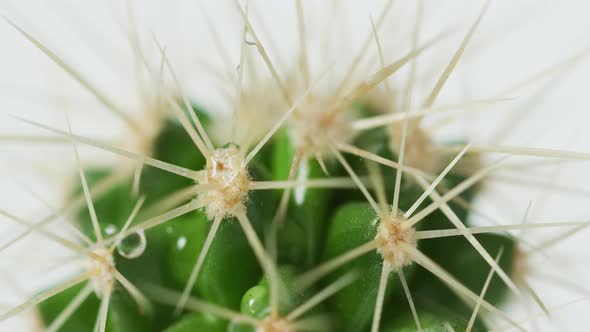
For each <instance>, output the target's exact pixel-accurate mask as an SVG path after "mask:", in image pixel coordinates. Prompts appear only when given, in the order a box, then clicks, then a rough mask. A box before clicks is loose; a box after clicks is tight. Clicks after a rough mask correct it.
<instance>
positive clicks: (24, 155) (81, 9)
mask: <svg viewBox="0 0 590 332" xmlns="http://www.w3.org/2000/svg"><path fill="white" fill-rule="evenodd" d="M197 1H198V0H193V1H180V0H176V1H153V0H150V1H147V0H145V1H134V2H133V1H129V3H132V5H130V6H127V5H126V1H116V0H111V1H92V2H91V1H84V2H82V1H74V0H54V1H51V2H49V1H33V0H20V1H10V0H2V1H1V2H0V11H1V13H2V14H4V15H6V16H7V17H8V18H10V19H11V20H13V21H15V22H17V23H18V24H19V25H20V26H22V27H23V28H24V29H26V30H27V31H29V32H31V33H32V34H33V35H35V36H36V37H37V38H39V39H40V40H41V41H42V42H43V43H45V44H46V45H47V46H49V47H50V48H51V49H52V50H55V51H56V52H57V53H58V54H59V55H60V56H61V57H63V58H64V59H66V61H67V62H68V63H70V64H71V65H72V66H73V67H75V68H77V69H78V70H79V71H81V72H82V73H83V75H84V76H85V77H87V78H88V79H89V80H90V81H91V82H92V84H94V85H96V86H97V87H99V89H100V90H101V91H104V92H105V93H106V94H107V95H108V96H109V97H110V98H112V99H113V100H115V101H116V102H117V103H118V104H119V105H121V106H122V107H123V108H124V109H126V110H129V111H130V112H132V113H135V114H140V112H141V107H142V104H141V101H142V99H141V96H140V95H139V94H138V92H137V83H136V77H135V70H136V64H135V63H136V61H135V58H134V56H133V51H132V48H131V47H130V46H129V40H128V37H127V35H126V33H128V32H129V31H131V34H133V33H137V34H138V35H139V36H140V40H141V42H142V48H143V49H144V50H145V52H146V53H147V54H148V57H151V58H150V59H149V60H150V61H152V60H155V59H157V58H158V51H157V49H156V46H155V44H154V42H153V39H157V40H158V41H159V42H161V43H162V44H163V45H165V46H166V48H167V51H168V54H169V55H170V58H171V59H172V62H173V65H174V67H175V69H176V71H177V72H178V74H179V76H180V78H181V81H182V83H183V86H184V87H185V88H186V90H187V92H188V93H189V94H190V95H191V97H193V98H195V99H197V100H199V101H200V102H201V103H202V104H203V105H204V106H205V107H206V108H208V109H211V110H214V111H216V112H226V113H227V112H229V111H231V109H229V108H228V103H227V100H224V99H223V94H220V92H219V91H220V90H221V89H227V86H223V83H222V82H219V80H216V79H215V78H214V75H213V73H212V71H215V70H222V71H227V72H232V73H233V71H234V70H235V67H233V68H227V65H226V64H224V63H223V62H222V60H221V57H220V56H219V54H218V53H217V51H216V49H215V47H214V39H213V38H212V36H211V33H210V31H209V30H208V28H207V25H206V24H205V23H204V19H203V16H202V14H201V12H200V11H199V6H198V5H197ZM200 3H201V4H202V5H203V7H204V8H206V11H207V12H208V14H209V16H210V17H211V19H212V21H213V25H214V26H215V28H216V30H217V31H218V34H219V36H221V39H222V41H223V44H224V45H225V47H227V48H228V50H229V53H230V58H231V60H232V61H233V63H234V66H237V64H238V58H239V55H238V51H239V45H240V38H241V37H240V29H241V25H242V20H241V18H240V16H239V15H238V13H237V12H236V11H235V9H234V7H233V6H232V3H231V1H200ZM334 4H336V5H335V6H334ZM383 4H384V1H323V2H319V1H311V0H303V5H304V10H305V13H306V18H307V21H308V23H309V25H308V31H307V32H308V39H309V48H310V52H311V62H312V68H314V69H315V72H316V73H317V72H318V71H319V69H321V67H322V66H323V65H325V61H327V60H328V59H326V58H327V57H329V56H335V58H336V60H337V62H336V67H337V68H339V69H340V70H341V71H343V70H345V69H346V68H347V65H349V63H350V59H351V58H352V56H354V54H355V52H357V51H358V49H359V48H360V45H361V44H362V40H363V39H364V38H365V36H366V35H367V33H370V31H371V30H370V29H371V23H370V17H371V16H373V17H376V16H378V15H379V12H380V10H381V8H382V7H383ZM424 4H425V15H424V27H423V33H422V36H423V38H422V39H423V40H425V39H426V38H428V37H430V36H433V35H435V34H436V33H437V32H439V31H443V30H444V29H447V28H449V27H451V28H453V29H456V30H453V31H454V32H453V33H452V34H451V35H450V37H449V38H447V39H445V41H444V42H443V43H441V45H439V46H436V47H435V48H434V50H433V51H429V52H428V53H427V54H425V55H424V56H423V57H421V58H420V59H419V61H418V68H419V71H420V73H422V74H423V76H421V77H430V79H429V80H427V79H424V80H420V81H419V82H418V85H417V87H416V90H417V91H416V95H417V96H422V95H424V93H425V91H427V90H428V89H429V88H431V87H432V85H433V84H434V80H433V78H432V77H436V75H438V73H439V72H440V71H441V70H442V69H443V68H444V66H445V65H446V63H447V62H448V60H449V59H450V57H451V56H452V54H453V52H454V50H455V48H456V47H457V45H458V44H459V43H460V41H461V38H462V37H463V35H464V33H465V31H466V30H467V29H468V28H469V25H470V23H471V22H472V21H473V20H474V19H475V18H476V16H477V14H478V12H479V10H480V8H481V6H482V5H483V2H481V1H445V2H441V1H434V0H425V1H424ZM249 6H250V12H251V20H252V24H253V25H254V27H255V28H257V27H258V28H260V30H261V32H260V34H261V38H262V41H263V43H264V44H265V45H267V47H268V51H269V54H270V56H271V58H272V59H274V60H276V63H277V67H278V68H279V72H280V73H281V74H285V73H286V72H288V71H289V70H290V69H292V68H293V66H294V63H293V60H292V58H293V57H292V55H293V54H295V53H294V52H296V50H297V48H298V39H297V34H296V21H295V9H294V8H295V7H294V1H287V0H281V1H263V0H250V5H249ZM129 11H131V12H132V13H133V15H132V16H129V15H128V13H129ZM414 11H415V6H414V2H411V1H397V2H396V3H395V4H394V7H393V10H392V14H391V15H390V16H389V18H388V23H387V24H386V25H385V27H384V28H383V29H381V30H380V31H379V34H380V37H381V40H382V43H383V44H384V45H385V47H386V48H387V52H386V57H387V56H388V55H389V57H388V59H391V60H392V59H394V57H393V56H392V55H393V54H401V53H402V51H401V50H400V49H403V50H405V49H407V47H408V45H409V39H410V37H409V36H410V33H411V31H412V29H413V25H412V23H413V18H414V15H415V14H414ZM588 13H590V2H588V1H583V0H564V1H510V0H492V3H491V7H490V8H489V11H488V12H487V14H486V16H485V17H484V19H483V21H482V24H481V27H480V29H478V31H477V32H476V34H475V36H474V38H473V42H472V43H471V44H470V45H469V46H468V49H467V51H466V53H465V55H464V58H463V61H461V63H460V65H459V66H458V68H457V70H456V71H455V72H454V73H453V74H452V76H451V79H450V80H449V83H448V84H447V85H446V86H445V88H444V90H443V93H442V95H441V98H440V101H439V102H438V103H439V104H445V103H447V102H449V103H451V102H457V101H461V100H472V99H478V98H488V97H490V96H493V95H494V94H495V93H497V92H498V91H501V90H502V89H504V88H506V87H508V86H510V85H511V84H513V83H515V82H518V81H519V80H521V79H524V78H526V77H530V76H531V75H532V74H534V73H536V72H538V71H539V70H542V69H544V68H548V67H549V66H550V65H552V64H556V63H559V62H560V61H563V60H564V59H566V58H568V57H571V56H573V55H576V54H580V53H581V52H583V51H584V50H587V49H590V20H588ZM131 17H132V19H131ZM334 17H338V18H337V19H335V20H334ZM332 20H334V22H335V26H333V27H332V29H333V30H331V31H332V33H331V34H329V35H326V31H330V30H327V29H326V26H329V24H330V22H331V21H332ZM264 26H266V27H267V29H263V27H264ZM0 40H1V41H2V45H3V47H2V50H1V51H0V58H1V59H2V61H0V136H1V137H10V136H11V135H42V136H44V137H46V135H45V133H43V132H40V131H39V130H37V129H35V128H31V127H30V126H27V125H24V124H22V123H20V122H18V121H15V120H14V119H12V118H10V117H9V116H8V115H9V114H17V115H20V116H23V117H27V118H33V119H35V120H37V121H39V122H41V123H44V124H48V125H51V126H55V127H59V128H63V127H64V123H65V122H64V115H63V111H62V110H63V109H64V108H67V109H68V110H69V111H70V112H71V117H72V122H73V125H74V128H75V131H76V132H78V133H83V134H84V135H86V136H92V137H98V138H107V139H112V138H113V137H116V136H118V135H121V134H122V133H124V131H125V127H124V125H123V124H122V123H121V122H120V121H117V119H116V118H114V117H113V115H112V114H111V113H109V112H108V111H106V110H105V108H104V107H103V106H102V105H101V104H100V103H98V102H97V101H96V99H95V98H94V97H93V96H92V95H91V94H89V93H88V92H87V91H86V90H85V89H84V88H82V87H81V86H80V85H79V84H78V83H77V82H76V81H75V80H73V79H71V78H70V77H69V76H68V75H67V74H65V73H64V72H63V71H62V70H61V69H60V68H59V67H58V66H56V65H55V64H54V63H52V62H51V61H50V60H48V59H47V57H45V56H44V55H43V54H42V53H41V52H40V51H39V50H37V49H36V48H35V47H33V46H32V45H31V44H30V43H29V42H28V41H26V40H25V39H24V38H23V37H22V35H20V34H19V33H17V32H16V30H15V29H13V28H12V27H11V26H10V25H9V24H8V23H6V22H4V21H2V20H0ZM326 40H327V41H328V42H329V45H330V47H331V48H332V49H333V50H336V51H335V52H332V53H333V54H330V55H329V56H328V55H327V54H323V53H322V49H321V45H323V43H325V42H326ZM371 52H372V53H374V50H372V51H371ZM589 53H590V52H589ZM589 55H590V54H589ZM375 61H376V60H375ZM153 62H156V61H153ZM376 65H377V64H376ZM211 68H214V70H211ZM429 71H433V72H432V73H434V76H433V75H430V76H428V75H427V74H428V73H429ZM367 74H368V73H367ZM394 81H395V79H394ZM589 87H590V59H588V60H587V61H581V62H580V63H578V64H577V65H576V66H575V68H574V69H573V70H570V71H568V72H567V73H564V74H563V75H551V76H549V78H548V79H547V78H545V79H541V80H538V81H536V82H535V84H532V85H531V86H530V87H529V88H527V89H524V90H520V91H517V92H514V93H509V94H508V97H510V100H508V101H506V102H504V103H500V104H499V105H498V106H497V107H496V106H494V107H493V108H492V109H490V110H486V111H481V112H477V113H475V114H471V115H469V116H465V117H464V118H463V119H462V120H461V121H455V122H453V123H452V124H450V125H449V126H446V127H444V128H442V129H441V130H439V131H437V135H440V137H438V136H437V138H441V139H444V138H445V137H457V136H467V137H470V138H471V139H472V140H473V141H474V142H476V143H481V144H491V143H493V144H496V143H501V144H504V145H513V146H529V147H545V148H554V149H568V150H574V151H583V152H590V131H589V130H588V123H589V122H590V112H589V110H588V108H589V106H590V100H589V98H588V97H589V94H588V92H589ZM514 114H516V116H514ZM511 124H512V125H513V126H514V128H513V129H511V130H509V131H507V132H504V131H499V130H500V129H501V128H504V127H505V126H507V125H511ZM498 132H502V134H501V135H500V140H499V141H498V140H495V139H496V137H495V135H497V133H498ZM82 153H83V154H82V159H83V160H84V162H85V163H91V162H103V163H104V162H111V161H116V160H117V159H116V158H114V157H113V156H112V155H110V154H107V153H104V152H100V151H97V150H96V149H87V148H82ZM0 156H1V157H0V169H1V170H2V173H0V174H1V175H0V208H1V209H6V210H9V211H10V212H14V213H15V214H18V215H20V216H23V217H26V218H27V219H29V220H39V218H41V217H43V216H44V215H47V214H48V210H47V208H46V207H44V205H43V204H42V203H40V202H39V201H38V200H35V198H34V197H32V196H31V194H30V193H29V192H27V190H25V189H24V186H23V185H22V184H23V183H24V185H25V186H28V187H30V188H31V190H32V191H34V192H35V193H37V194H38V195H40V196H42V197H43V198H44V199H46V200H47V201H48V202H49V203H50V204H52V205H54V206H59V205H60V204H62V203H63V201H64V199H65V195H66V192H65V190H64V187H65V186H66V185H67V184H68V182H69V181H72V177H71V176H70V175H71V174H73V172H72V171H73V167H74V164H73V155H72V150H71V146H69V145H67V144H65V145H64V144H53V143H27V144H25V143H16V142H10V140H7V139H5V138H4V139H2V141H0ZM520 159H522V161H523V162H524V161H526V162H540V161H542V160H543V159H534V158H519V160H520ZM557 165H558V167H556V166H552V167H539V168H538V169H537V170H536V171H534V172H529V173H527V174H523V173H510V174H511V175H508V174H505V177H504V180H502V178H501V177H500V176H497V177H496V178H495V180H493V181H491V182H490V183H489V184H488V186H487V187H486V191H485V194H484V195H483V197H481V198H480V199H479V201H478V208H480V209H481V210H483V211H485V212H486V213H487V214H489V215H492V216H494V217H496V218H497V219H499V220H501V221H502V222H504V223H518V222H520V220H521V218H522V215H523V214H524V211H525V209H526V207H527V205H528V204H529V202H530V201H533V205H532V207H533V208H532V212H531V216H532V218H534V219H533V220H546V221H552V220H584V218H586V219H587V220H590V205H589V204H588V201H589V199H590V191H589V190H588V189H587V187H588V184H590V175H589V174H590V172H589V171H590V168H589V167H588V163H584V162H576V163H571V162H570V163H562V164H557ZM509 176H510V178H509V180H510V181H506V178H507V177H509ZM531 179H532V180H534V181H536V182H539V183H545V184H546V186H538V185H535V186H530V185H525V186H523V185H521V184H516V183H514V182H515V181H517V180H520V181H522V182H529V181H530V180H531ZM510 182H513V183H510ZM19 183H20V184H19ZM0 221H1V222H0V232H1V233H0V234H1V236H0V239H2V241H6V240H7V239H9V238H11V235H13V234H17V232H20V231H21V228H20V227H18V226H15V225H13V224H12V223H11V222H10V221H9V220H5V219H0ZM529 235H530V236H531V238H532V239H542V238H546V237H547V236H548V235H551V232H530V234H529ZM588 236H590V233H589V232H586V233H580V234H578V235H577V236H575V237H573V238H572V239H570V240H569V241H567V242H564V243H563V244H561V245H559V246H557V247H556V249H555V250H554V251H553V252H551V256H552V257H557V259H558V260H559V261H561V262H569V261H570V259H571V260H572V261H574V259H575V261H576V262H577V263H576V264H554V263H555V262H554V260H547V261H540V262H539V264H542V265H543V266H540V268H542V269H547V270H550V271H551V272H554V273H555V274H558V275H561V276H563V277H565V278H567V279H569V280H571V281H572V282H576V283H578V284H580V285H586V284H587V281H588V280H590V268H589V266H588V265H587V264H586V262H587V258H586V257H585V254H586V253H587V252H588V250H590V241H586V240H585V239H586V238H588ZM49 253H50V254H54V255H56V256H59V255H63V253H61V250H59V248H56V247H55V246H54V245H51V244H50V243H48V242H46V241H41V239H39V238H36V237H34V236H31V237H30V238H28V239H27V241H25V242H23V243H22V244H21V245H20V246H17V247H15V248H11V249H10V250H9V251H7V252H4V253H0V306H1V308H4V307H10V305H14V304H16V303H18V300H19V299H22V295H23V292H24V293H25V294H26V293H29V294H30V293H31V292H33V291H34V290H35V289H39V287H44V286H47V285H49V284H50V283H51V281H55V280H59V278H61V277H62V276H63V275H64V273H67V270H64V269H62V268H60V269H55V266H56V264H55V262H51V261H49V260H46V259H43V258H41V254H43V255H45V254H49ZM2 255H4V256H6V257H2ZM533 286H534V287H535V288H536V289H537V290H538V291H539V293H540V294H541V295H542V297H543V299H544V300H545V302H546V303H547V304H548V306H549V307H554V306H560V305H561V304H564V303H567V302H568V301H571V300H576V299H579V298H581V297H582V296H588V295H590V292H587V293H586V294H584V293H582V292H581V291H577V292H575V291H571V290H564V288H563V287H560V286H559V285H556V284H555V283H547V282H541V281H538V282H533ZM508 310H509V311H510V312H511V313H513V315H514V317H515V319H516V318H522V317H526V315H527V311H526V310H523V309H522V305H517V304H514V305H511V306H510V308H509V309H508ZM588 312H590V303H589V302H588V301H582V302H579V303H576V304H571V305H569V306H567V307H564V308H562V309H560V310H557V311H555V313H554V315H553V316H552V317H551V321H550V320H548V319H546V318H540V319H539V320H538V326H540V327H539V328H540V329H541V330H543V331H557V330H563V331H566V330H569V331H582V330H585V328H584V327H586V326H589V324H590V317H589V316H588V315H587V313H588ZM35 328H36V323H35V320H34V315H33V314H31V315H25V316H23V317H18V318H15V319H11V320H8V321H5V322H1V323H0V330H1V331H29V330H35ZM534 330H536V329H534Z"/></svg>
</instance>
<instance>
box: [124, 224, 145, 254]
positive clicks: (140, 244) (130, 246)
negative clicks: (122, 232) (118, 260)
mask: <svg viewBox="0 0 590 332" xmlns="http://www.w3.org/2000/svg"><path fill="white" fill-rule="evenodd" d="M146 246H147V241H146V239H145V233H144V232H143V230H140V231H137V232H135V233H133V234H130V235H128V236H127V237H126V238H124V239H123V240H122V241H121V243H119V245H118V246H117V252H118V253H119V255H121V256H123V257H125V258H128V259H133V258H137V257H139V256H141V255H142V254H143V252H144V251H145V248H146Z"/></svg>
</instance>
